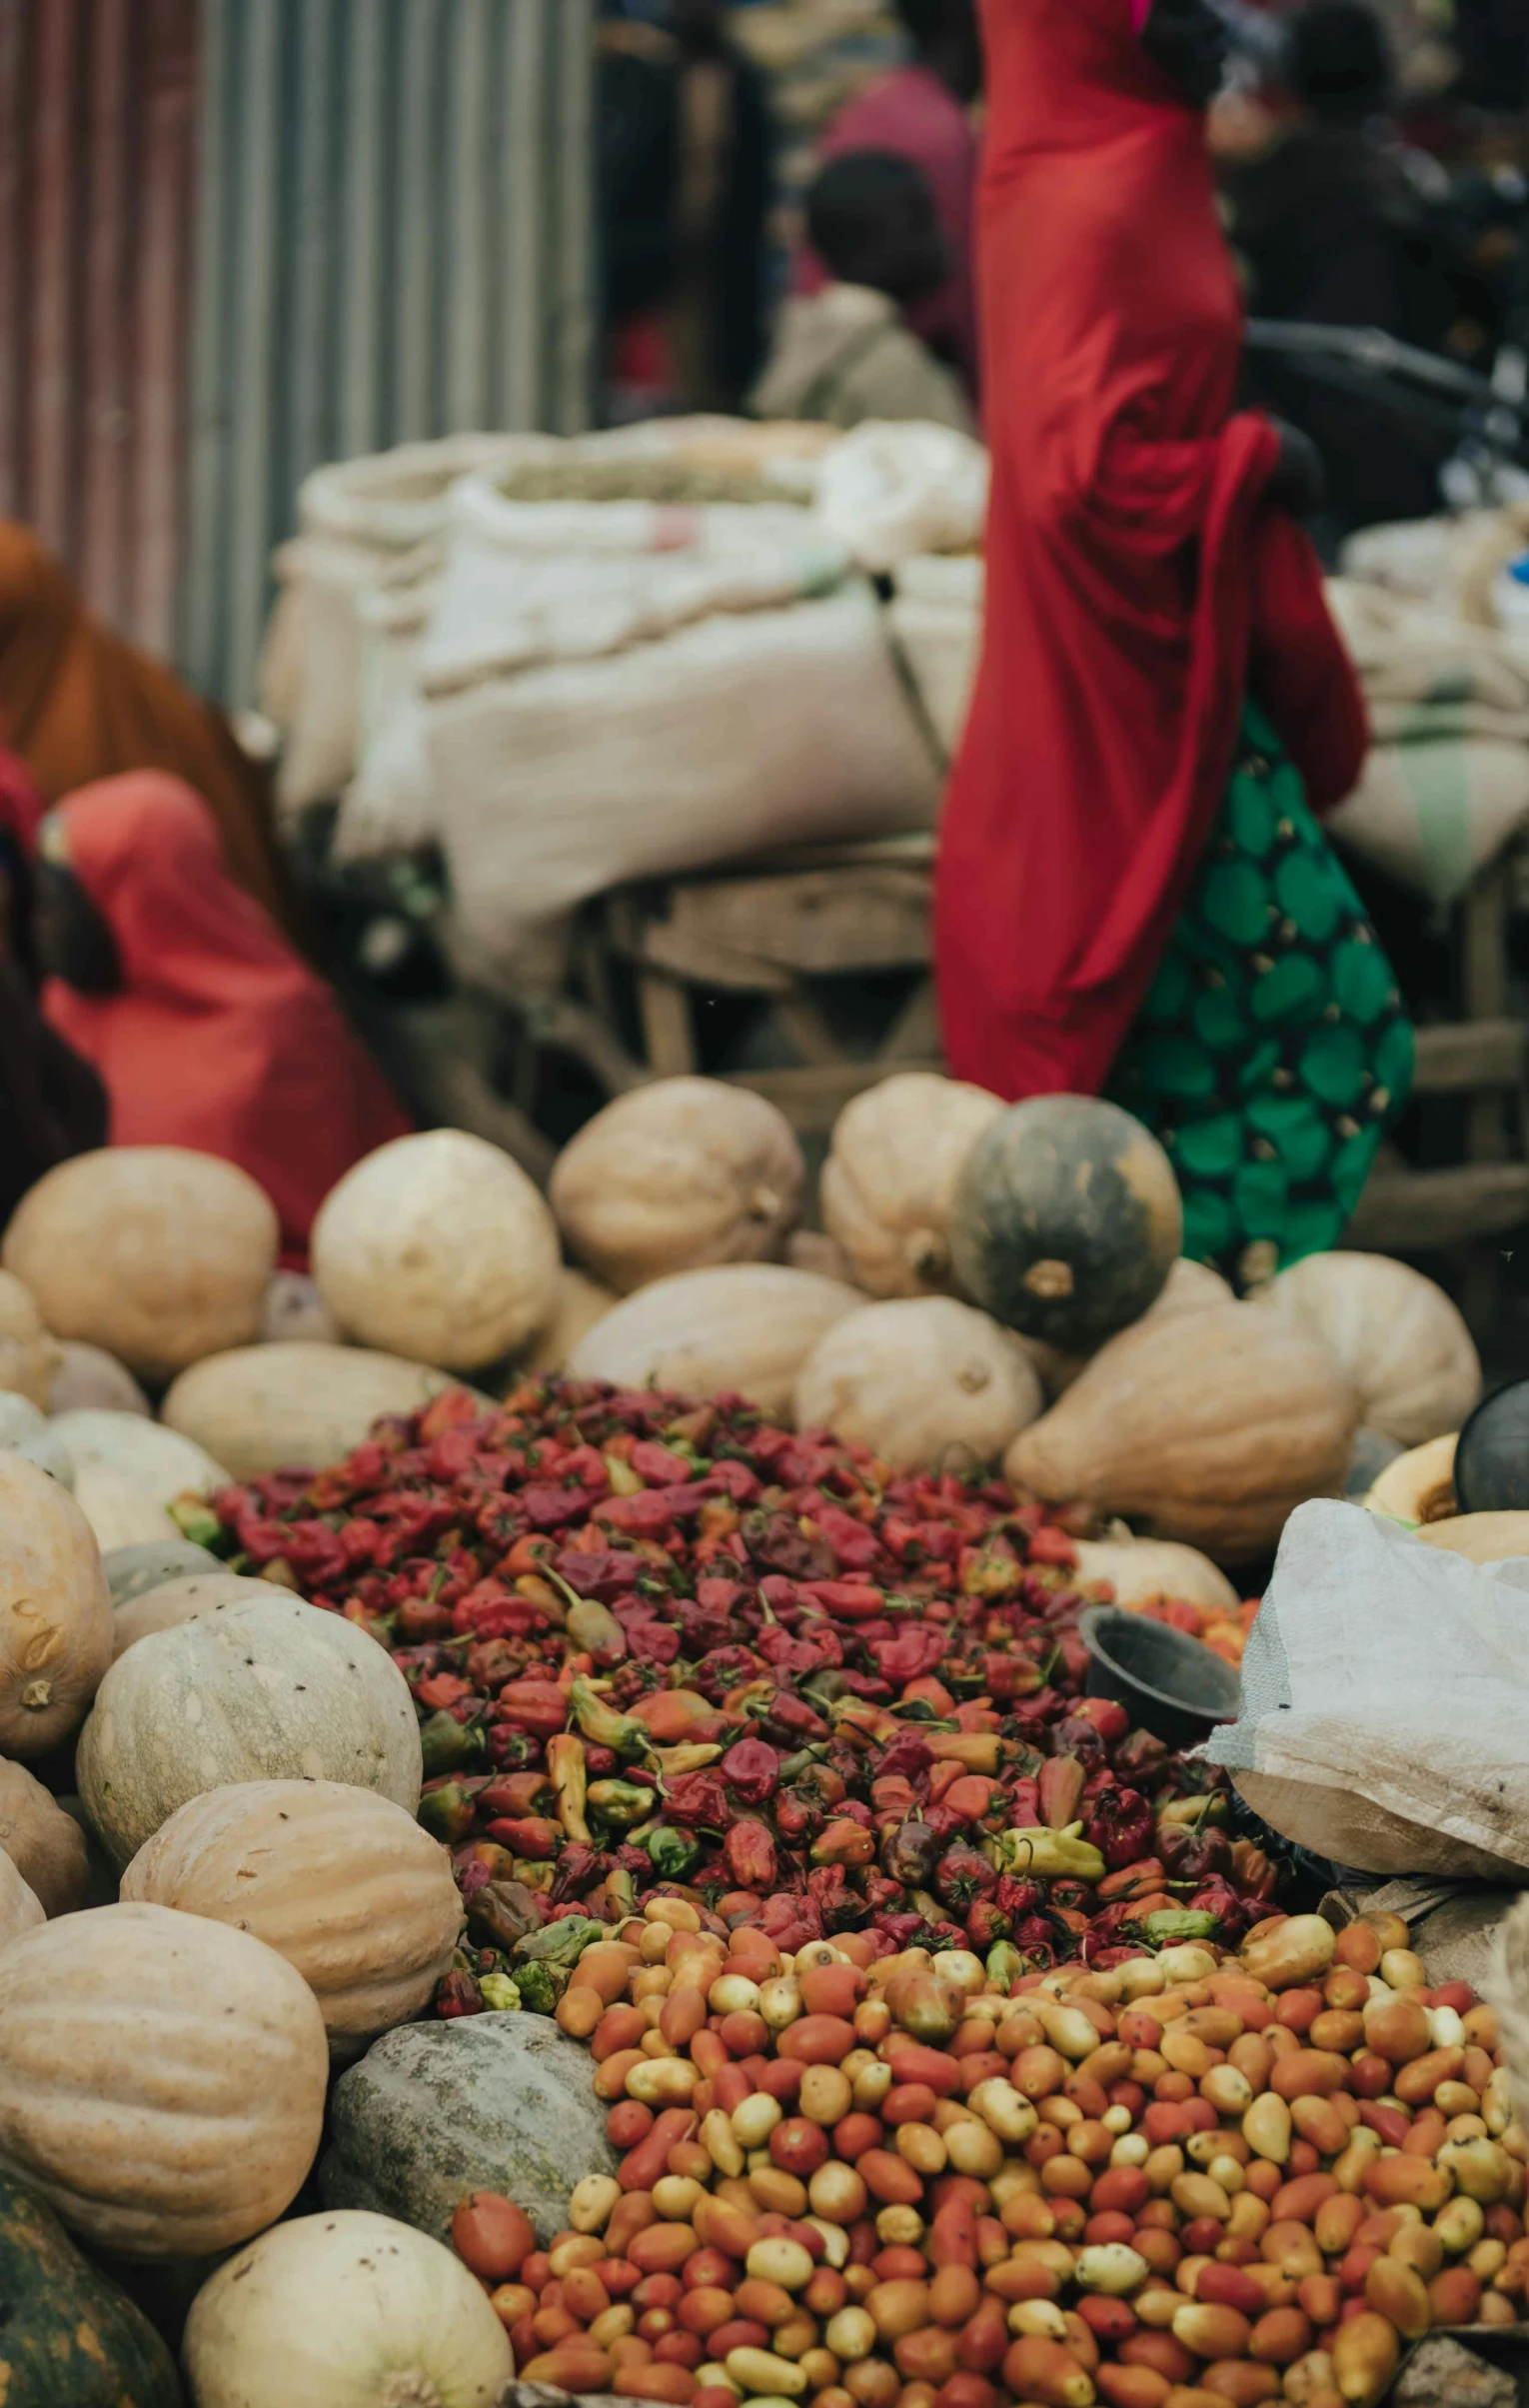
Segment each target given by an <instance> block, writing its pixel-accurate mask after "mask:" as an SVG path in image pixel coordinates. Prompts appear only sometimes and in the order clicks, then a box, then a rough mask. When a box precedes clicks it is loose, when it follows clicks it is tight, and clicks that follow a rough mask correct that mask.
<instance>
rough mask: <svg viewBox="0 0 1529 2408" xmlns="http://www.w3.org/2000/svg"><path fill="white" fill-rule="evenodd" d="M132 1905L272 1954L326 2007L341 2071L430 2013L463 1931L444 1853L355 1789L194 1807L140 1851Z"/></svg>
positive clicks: (392, 1809)
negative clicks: (246, 1934)
mask: <svg viewBox="0 0 1529 2408" xmlns="http://www.w3.org/2000/svg"><path fill="white" fill-rule="evenodd" d="M122 1895H123V1896H124V1898H138V1899H145V1900H147V1901H148V1902H149V1903H150V1904H151V1905H155V1906H178V1907H179V1908H180V1909H181V1911H182V1913H184V1914H205V1915H211V1916H212V1917H213V1918H214V1920H215V1921H217V1922H220V1923H232V1924H234V1925H235V1926H236V1928H237V1929H238V1930H240V1931H252V1932H253V1933H254V1934H255V1937H256V1938H257V1939H258V1940H264V1941H265V1943H266V1945H267V1947H269V1948H274V1949H275V1950H276V1951H277V1954H278V1955H279V1956H284V1957H285V1958H286V1959H287V1962H288V1964H289V1965H295V1966H296V1968H297V1970H298V1971H299V1973H301V1974H302V1976H303V1979H304V1980H305V1981H306V1982H307V1984H308V1986H309V1988H310V1989H311V1990H312V1991H313V1994H314V1996H315V1997H316V1998H317V1999H318V2002H319V2008H320V2011H321V2013H322V2014H323V2017H324V2028H325V2030H326V2031H327V2032H328V2034H329V2046H330V2054H331V2055H332V2056H333V2057H335V2058H337V2059H341V2058H346V2059H348V2058H350V2057H355V2056H359V2055H360V2054H361V2052H362V2050H363V2049H365V2048H367V2047H369V2046H370V2044H371V2042H372V2041H373V2040H375V2039H377V2037H378V2036H379V2034H380V2033H382V2032H387V2031H391V2030H392V2029H393V2026H394V2025H395V2024H396V2023H406V2022H407V2021H408V2020H409V2018H410V2016H412V2015H417V2014H418V2013H419V2012H420V2010H421V2008H422V2007H424V2006H426V2005H428V2003H429V2001H430V1998H431V1996H432V1994H433V1992H434V1990H435V1986H436V1983H437V1982H438V1981H439V1980H440V1978H441V1976H442V1974H443V1973H444V1972H446V1970H447V1969H448V1967H449V1966H450V1964H451V1960H452V1950H453V1949H454V1947H455V1946H456V1943H457V1933H458V1931H459V1929H460V1928H461V1924H462V1899H461V1896H460V1894H459V1892H458V1889H457V1884H456V1881H455V1879H454V1878H453V1875H452V1865H451V1858H450V1857H449V1856H448V1854H447V1852H446V1850H445V1848H444V1847H442V1845H441V1843H440V1841H439V1840H437V1839H432V1837H431V1835H430V1833H429V1832H428V1831H426V1830H423V1829H422V1828H421V1826H420V1825H419V1823H417V1822H416V1821H415V1819H414V1816H413V1815H412V1814H409V1813H407V1812H406V1811H405V1809H404V1808H403V1807H402V1806H398V1805H395V1804H394V1802H393V1800H392V1799H391V1798H387V1797H379V1796H378V1795H377V1793H376V1792H375V1791H374V1790H371V1789H357V1788H355V1787H353V1786H352V1785H351V1784H350V1783H349V1782H344V1781H242V1782H240V1783H238V1784H237V1785H236V1786H235V1787H233V1788H229V1789H210V1790H207V1791H206V1792H205V1793H204V1794H203V1795H202V1796H201V1797H193V1798H189V1799H188V1800H187V1802H186V1804H185V1805H184V1806H180V1807H178V1808H177V1809H176V1811H175V1813H174V1814H172V1815H171V1817H170V1819H169V1821H168V1822H166V1823H162V1824H161V1825H160V1828H159V1829H158V1830H157V1831H156V1832H155V1834H154V1836H153V1838H152V1839H150V1840H147V1841H146V1842H145V1843H144V1845H143V1846H142V1847H141V1848H140V1849H139V1851H138V1853H137V1855H136V1856H135V1857H134V1858H133V1860H132V1862H131V1864H130V1865H129V1866H128V1868H127V1870H126V1872H125V1873H124V1874H123V1876H122Z"/></svg>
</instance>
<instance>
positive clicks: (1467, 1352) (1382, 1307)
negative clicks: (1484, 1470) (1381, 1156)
mask: <svg viewBox="0 0 1529 2408" xmlns="http://www.w3.org/2000/svg"><path fill="white" fill-rule="evenodd" d="M1254 1300H1255V1301H1256V1302H1257V1303H1258V1305H1259V1306H1260V1307H1261V1308H1262V1309H1263V1310H1264V1311H1268V1312H1277V1313H1280V1314H1282V1315H1283V1317H1284V1318H1285V1319H1286V1320H1289V1321H1293V1322H1294V1324H1295V1325H1296V1327H1297V1328H1300V1329H1304V1330H1305V1331H1306V1332H1307V1334H1308V1336H1311V1337H1315V1338H1319V1339H1320V1340H1321V1342H1322V1344H1323V1345H1324V1346H1327V1347H1328V1348H1329V1349H1330V1350H1331V1352H1332V1353H1333V1354H1334V1355H1335V1356H1336V1358H1337V1360H1338V1361H1339V1362H1340V1363H1341V1364H1342V1365H1343V1368H1344V1370H1345V1371H1346V1372H1347V1374H1348V1376H1349V1378H1350V1379H1351V1380H1352V1382H1353V1384H1354V1387H1355V1389H1356V1390H1357V1391H1358V1396H1359V1404H1360V1410H1361V1413H1362V1416H1363V1419H1364V1424H1365V1427H1366V1428H1367V1429H1378V1430H1381V1431H1382V1432H1383V1433H1384V1434H1385V1436H1386V1437H1388V1438H1395V1439H1396V1440H1397V1442H1398V1444H1399V1445H1402V1446H1420V1445H1421V1444H1422V1443H1423V1442H1424V1440H1425V1439H1428V1438H1436V1437H1438V1436H1440V1435H1441V1434H1442V1433H1445V1432H1448V1431H1449V1430H1452V1429H1458V1428H1459V1427H1460V1424H1461V1422H1462V1421H1463V1420H1464V1419H1465V1417H1466V1415H1467V1413H1468V1412H1470V1410H1471V1408H1472V1406H1473V1405H1474V1404H1475V1403H1476V1401H1477V1399H1478V1398H1479V1396H1480V1394H1481V1361H1480V1357H1479V1356H1478V1354H1477V1352H1476V1348H1475V1344H1474V1342H1473V1340H1472V1338H1471V1333H1470V1331H1469V1329H1467V1327H1466V1325H1465V1322H1464V1320H1463V1319H1462V1318H1461V1316H1460V1313H1459V1312H1458V1311H1457V1309H1456V1307H1455V1306H1454V1305H1453V1304H1452V1303H1451V1302H1450V1299H1449V1297H1448V1296H1447V1295H1446V1294H1445V1293H1444V1290H1443V1288H1442V1287H1436V1286H1435V1285H1434V1282H1433V1281H1432V1279H1425V1278H1424V1276H1423V1274H1422V1272H1421V1271H1419V1270H1413V1269H1412V1267H1411V1265H1410V1264H1409V1263H1406V1262H1395V1261H1393V1260H1392V1259H1391V1257H1390V1255H1389V1254H1347V1253H1336V1254H1310V1255H1308V1256H1307V1258H1306V1259H1305V1261H1303V1262H1296V1263H1294V1264H1292V1266H1291V1268H1290V1269H1289V1270H1282V1271H1281V1272H1280V1274H1279V1276H1278V1278H1276V1279H1273V1280H1271V1281H1270V1283H1269V1285H1268V1286H1267V1287H1265V1288H1263V1289H1262V1290H1261V1291H1260V1292H1259V1294H1258V1296H1257V1297H1256V1298H1255V1299H1254Z"/></svg>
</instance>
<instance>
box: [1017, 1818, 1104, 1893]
mask: <svg viewBox="0 0 1529 2408" xmlns="http://www.w3.org/2000/svg"><path fill="white" fill-rule="evenodd" d="M997 1847H998V1855H999V1866H1000V1869H1001V1870H1002V1871H1003V1872H1005V1873H1020V1874H1024V1873H1032V1874H1039V1875H1040V1876H1041V1877H1042V1878H1043V1879H1046V1880H1053V1881H1055V1880H1067V1881H1102V1880H1103V1878H1104V1859H1103V1857H1102V1856H1101V1855H1100V1853H1099V1851H1098V1849H1097V1848H1095V1847H1090V1846H1089V1844H1088V1842H1087V1840H1086V1839H1073V1838H1070V1837H1069V1836H1068V1834H1067V1833H1066V1832H1065V1831H1047V1830H1044V1829H1034V1830H1024V1831H1000V1832H999V1833H998V1837H997Z"/></svg>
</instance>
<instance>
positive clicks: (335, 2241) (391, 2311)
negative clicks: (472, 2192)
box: [184, 2207, 515, 2408]
mask: <svg viewBox="0 0 1529 2408" xmlns="http://www.w3.org/2000/svg"><path fill="white" fill-rule="evenodd" d="M184 2362H185V2367H186V2374H187V2379H188V2380H189V2382H190V2384H191V2389H192V2395H193V2398H194V2401H195V2408H496V2404H497V2403H498V2401H499V2400H500V2398H501V2397H502V2396H503V2397H504V2398H506V2399H509V2398H512V2397H513V2396H514V2394H513V2391H511V2390H508V2389H507V2388H506V2386H507V2385H508V2384H509V2382H510V2378H511V2376H512V2375H513V2374H514V2371H515V2359H514V2356H513V2353H512V2351H511V2347H510V2340H509V2336H508V2335H507V2333H506V2331H505V2328H504V2326H503V2325H502V2324H501V2322H500V2320H499V2317H498V2316H497V2315H496V2313H495V2311H494V2309H493V2308H492V2307H491V2306H490V2305H489V2301H488V2298H487V2296H486V2295H485V2292H484V2289H483V2285H482V2284H481V2283H480V2282H479V2281H478V2280H477V2278H476V2276H474V2275H472V2274H470V2273H469V2272H468V2269H467V2267H466V2266H465V2265H464V2264H463V2262H462V2260H461V2258H459V2257H458V2256H457V2254H456V2252H455V2251H454V2250H451V2249H448V2248H447V2247H446V2245H445V2243H444V2242H442V2241H437V2240H433V2239H432V2238H431V2236H430V2234H429V2233H426V2232H416V2231H415V2229H414V2227H413V2226H412V2225H410V2224H399V2223H396V2222H395V2221H394V2219H393V2218H392V2217H391V2216H379V2215H374V2214H373V2213H372V2212H371V2211H370V2210H369V2209H367V2208H361V2207H347V2208H335V2209H332V2210H331V2211H330V2213H329V2214H327V2215H317V2216H298V2217H295V2218H294V2219H293V2221H292V2222H291V2223H289V2224H278V2225H276V2226H274V2227H273V2229H272V2230H271V2231H270V2232H266V2233H262V2234H261V2237H260V2239H259V2240H258V2241H252V2242H251V2243H250V2245H249V2247H248V2248H246V2249H242V2250H240V2252H239V2254H238V2255H237V2257H232V2258H230V2259H229V2261H228V2263H227V2264H226V2265H224V2266H220V2267H219V2268H218V2271H217V2273H216V2274H214V2275H213V2276H212V2277H211V2278H210V2279H209V2281H207V2282H206V2283H205V2284H204V2285H203V2287H202V2289H201V2290H200V2291H199V2292H198V2293H197V2296H196V2298H195V2300H194V2301H193V2302H192V2308H191V2314H190V2316H189V2317H188V2319H187V2323H186V2341H185V2357H184Z"/></svg>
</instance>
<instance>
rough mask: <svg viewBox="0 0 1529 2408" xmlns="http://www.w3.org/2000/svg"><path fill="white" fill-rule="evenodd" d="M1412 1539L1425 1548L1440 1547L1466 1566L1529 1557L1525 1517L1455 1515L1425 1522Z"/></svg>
mask: <svg viewBox="0 0 1529 2408" xmlns="http://www.w3.org/2000/svg"><path fill="white" fill-rule="evenodd" d="M1416 1535H1417V1536H1418V1537H1419V1538H1420V1539H1421V1540H1422V1541H1423V1544H1424V1545H1425V1546H1437V1547H1443V1548H1444V1549H1446V1551H1447V1552H1448V1553H1449V1554H1451V1555H1463V1556H1464V1557H1465V1558H1466V1561H1467V1562H1468V1563H1506V1562H1508V1561H1509V1560H1510V1558H1511V1557H1513V1556H1515V1555H1529V1513H1456V1514H1453V1515H1451V1516H1450V1517H1449V1518H1448V1519H1447V1520H1444V1521H1430V1522H1425V1523H1424V1524H1423V1525H1422V1527H1421V1528H1420V1529H1419V1530H1418V1531H1417V1532H1416Z"/></svg>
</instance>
